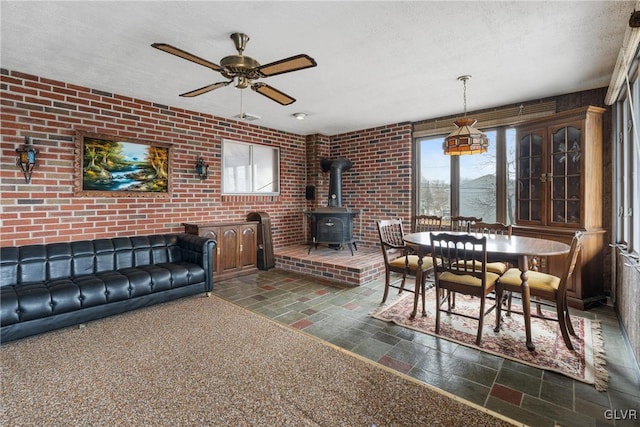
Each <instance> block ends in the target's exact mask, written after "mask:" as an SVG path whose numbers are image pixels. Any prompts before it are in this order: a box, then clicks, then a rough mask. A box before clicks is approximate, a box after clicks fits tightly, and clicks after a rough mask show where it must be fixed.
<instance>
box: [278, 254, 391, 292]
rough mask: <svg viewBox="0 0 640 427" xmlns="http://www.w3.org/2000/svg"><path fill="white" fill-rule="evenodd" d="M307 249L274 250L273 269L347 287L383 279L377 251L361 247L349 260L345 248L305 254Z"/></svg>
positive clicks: (382, 262)
mask: <svg viewBox="0 0 640 427" xmlns="http://www.w3.org/2000/svg"><path fill="white" fill-rule="evenodd" d="M308 250H309V246H307V245H295V246H286V247H283V248H276V249H275V250H274V255H275V260H276V267H277V268H280V269H282V270H288V271H295V272H298V273H302V274H308V275H311V276H317V277H319V278H322V279H325V280H332V281H336V282H340V283H344V284H347V285H351V286H360V285H363V284H365V283H369V282H371V281H373V280H376V279H379V278H382V277H384V260H383V259H382V252H381V251H380V248H375V247H361V246H358V250H354V253H353V256H351V251H350V250H349V247H348V245H343V247H342V248H341V249H339V250H335V249H333V248H330V247H328V246H326V245H318V248H317V249H316V248H315V247H314V248H312V249H311V253H309V254H307V251H308Z"/></svg>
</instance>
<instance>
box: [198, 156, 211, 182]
mask: <svg viewBox="0 0 640 427" xmlns="http://www.w3.org/2000/svg"><path fill="white" fill-rule="evenodd" d="M196 171H197V172H198V175H199V176H200V179H201V180H205V179H207V177H208V176H209V164H208V163H207V162H205V161H204V159H203V158H202V157H198V162H197V163H196Z"/></svg>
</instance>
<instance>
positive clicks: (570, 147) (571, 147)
mask: <svg viewBox="0 0 640 427" xmlns="http://www.w3.org/2000/svg"><path fill="white" fill-rule="evenodd" d="M550 156H551V159H550V166H549V170H548V172H547V175H546V177H545V180H546V181H547V182H548V183H549V184H550V202H551V203H550V206H549V218H548V220H549V223H550V224H557V225H574V226H575V225H578V224H580V194H581V191H580V190H581V189H580V185H581V183H580V182H581V181H580V178H581V177H580V171H581V167H580V164H581V163H580V160H581V157H582V141H581V132H580V128H578V127H576V126H565V127H561V128H559V129H557V130H552V131H551V153H550Z"/></svg>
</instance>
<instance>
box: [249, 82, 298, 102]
mask: <svg viewBox="0 0 640 427" xmlns="http://www.w3.org/2000/svg"><path fill="white" fill-rule="evenodd" d="M251 89H253V90H254V91H256V92H258V93H259V94H261V95H264V96H266V97H267V98H269V99H271V100H273V101H276V102H277V103H278V104H282V105H289V104H293V103H294V102H296V100H295V99H294V98H292V97H290V96H289V95H287V94H286V93H283V92H280V91H279V90H278V89H276V88H274V87H271V86H269V85H268V84H265V83H254V84H252V85H251Z"/></svg>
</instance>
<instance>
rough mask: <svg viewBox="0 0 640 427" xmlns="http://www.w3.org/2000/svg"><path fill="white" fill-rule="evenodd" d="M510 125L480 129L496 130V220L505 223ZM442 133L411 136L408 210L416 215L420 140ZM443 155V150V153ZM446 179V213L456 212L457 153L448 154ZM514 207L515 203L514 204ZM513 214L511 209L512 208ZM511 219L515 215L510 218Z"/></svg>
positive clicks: (457, 212) (432, 137)
mask: <svg viewBox="0 0 640 427" xmlns="http://www.w3.org/2000/svg"><path fill="white" fill-rule="evenodd" d="M515 126H516V125H515V124H514V125H504V126H496V127H493V128H485V129H483V132H485V133H486V132H492V131H495V132H496V137H495V144H496V170H495V174H496V195H495V196H496V212H495V215H496V221H497V222H503V223H505V224H508V223H510V222H509V221H508V212H507V207H508V200H507V199H508V197H509V196H508V194H509V193H508V190H509V173H508V165H507V161H508V153H507V148H508V146H507V133H508V131H509V130H510V129H514V128H515ZM446 136H447V135H446V134H441V135H426V136H419V137H415V138H414V139H413V141H414V152H415V158H414V166H415V167H414V170H415V171H416V173H415V177H414V183H413V187H414V191H413V207H412V212H413V214H414V215H420V214H421V213H420V212H419V209H420V191H419V190H420V179H421V176H422V173H421V143H422V141H424V140H427V139H428V140H442V141H444V138H445V137H446ZM443 155H444V154H443ZM450 157H451V159H450V162H451V163H450V173H451V176H450V178H449V179H450V183H449V195H450V201H449V206H450V216H457V215H460V184H461V179H460V159H459V156H450ZM514 209H515V207H514ZM514 214H515V212H514ZM514 219H515V218H514Z"/></svg>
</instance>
